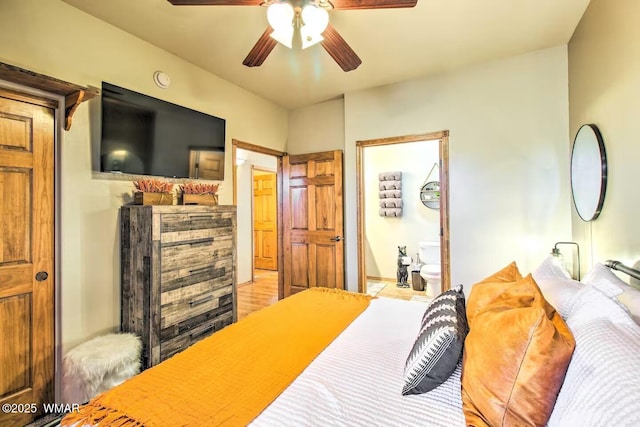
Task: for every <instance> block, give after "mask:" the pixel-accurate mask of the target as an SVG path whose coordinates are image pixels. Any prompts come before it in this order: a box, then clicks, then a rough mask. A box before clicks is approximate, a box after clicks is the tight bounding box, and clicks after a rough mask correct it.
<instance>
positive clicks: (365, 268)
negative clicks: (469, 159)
mask: <svg viewBox="0 0 640 427" xmlns="http://www.w3.org/2000/svg"><path fill="white" fill-rule="evenodd" d="M448 167H449V133H448V131H441V132H434V133H426V134H419V135H406V136H399V137H391V138H383V139H374V140H366V141H357V142H356V168H357V174H358V180H357V185H358V194H359V197H358V270H359V271H358V273H359V274H358V290H359V291H360V292H363V293H370V294H378V295H381V296H389V297H394V298H402V299H428V298H429V296H427V293H426V292H425V291H417V290H414V289H416V288H417V289H420V287H421V285H422V286H424V283H421V282H419V281H418V282H416V283H417V286H415V287H414V286H413V284H412V283H411V276H412V274H411V270H412V268H411V266H408V268H407V270H408V284H409V287H408V288H400V287H398V286H397V259H398V246H406V250H407V256H409V257H411V258H412V260H413V261H414V262H415V261H416V254H417V252H418V250H419V248H418V246H419V242H421V241H435V242H439V243H440V260H439V261H440V282H441V283H440V286H439V288H441V289H442V290H443V291H444V290H447V289H449V288H450V286H451V283H450V256H449V214H448V211H449V173H448ZM397 172H401V173H402V176H401V177H400V184H401V188H400V192H399V193H397V194H396V196H399V197H400V202H399V203H398V204H397V206H394V207H393V208H392V209H390V210H385V209H383V207H382V205H383V204H386V203H385V201H384V200H383V198H384V197H386V196H385V195H384V194H383V193H382V191H383V190H384V191H386V190H385V189H383V187H384V186H385V185H384V183H383V182H382V181H380V180H379V178H380V176H381V174H382V175H385V174H388V173H397ZM433 183H435V184H436V185H437V188H436V190H437V191H435V192H432V194H437V196H438V198H437V201H436V202H435V203H433V202H432V201H429V202H427V201H425V197H424V195H425V192H424V191H421V190H423V189H424V188H425V187H426V188H429V186H427V185H426V184H429V185H431V184H433ZM385 188H386V187H385ZM374 230H375V232H374ZM368 285H369V286H368ZM368 288H369V289H368ZM431 297H433V295H431Z"/></svg>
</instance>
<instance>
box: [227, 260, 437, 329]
mask: <svg viewBox="0 0 640 427" xmlns="http://www.w3.org/2000/svg"><path fill="white" fill-rule="evenodd" d="M377 296H379V297H387V298H396V299H404V300H410V299H411V298H413V297H414V296H417V297H425V296H426V294H425V292H424V291H414V290H413V288H399V287H397V286H396V284H395V283H391V282H389V283H387V284H386V286H385V287H384V288H382V290H381V291H380V292H378V294H377ZM276 302H278V272H277V271H270V270H256V271H255V273H254V279H253V283H246V284H242V285H239V286H238V320H240V319H242V318H244V317H246V316H247V315H249V314H250V313H252V312H254V311H257V310H260V309H261V308H263V307H267V306H269V305H271V304H274V303H276Z"/></svg>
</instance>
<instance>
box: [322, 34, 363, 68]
mask: <svg viewBox="0 0 640 427" xmlns="http://www.w3.org/2000/svg"><path fill="white" fill-rule="evenodd" d="M322 37H324V40H322V41H321V42H320V44H321V45H322V47H323V48H324V50H326V51H327V53H329V55H331V57H332V58H333V59H334V60H335V61H336V62H337V63H338V65H339V66H340V68H342V69H343V70H344V71H352V70H355V69H356V68H358V67H359V66H360V64H362V60H361V59H360V58H359V57H358V55H356V53H355V52H354V51H353V49H351V47H350V46H349V45H348V44H347V42H346V41H344V39H343V38H342V36H341V35H340V34H338V31H336V29H335V27H334V26H333V25H331V24H329V25H327V29H326V30H324V33H322Z"/></svg>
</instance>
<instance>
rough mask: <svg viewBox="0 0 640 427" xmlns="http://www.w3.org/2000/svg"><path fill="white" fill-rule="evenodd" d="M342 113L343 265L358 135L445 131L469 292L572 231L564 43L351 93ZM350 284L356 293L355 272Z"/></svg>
mask: <svg viewBox="0 0 640 427" xmlns="http://www.w3.org/2000/svg"><path fill="white" fill-rule="evenodd" d="M434 60H437V58H434ZM344 109H345V141H346V142H345V160H344V161H345V203H346V208H345V209H346V215H345V220H346V222H345V226H346V258H347V265H352V266H355V265H357V247H356V239H357V223H356V196H357V195H356V172H355V162H356V155H355V151H356V150H355V142H356V141H358V140H367V139H375V138H383V137H391V136H399V135H407V134H418V133H425V132H433V131H441V130H449V131H450V163H449V167H450V193H451V199H450V226H451V227H450V228H451V274H452V284H454V285H455V284H458V283H462V284H464V285H465V290H466V291H467V292H468V291H469V289H470V286H471V285H472V284H473V283H475V282H477V281H478V280H479V279H482V278H484V277H485V276H487V275H489V274H491V273H493V272H494V271H496V270H497V269H499V268H501V267H503V266H505V265H506V264H507V263H509V262H510V261H512V260H515V261H516V262H518V264H519V266H520V267H521V269H522V271H524V272H527V271H530V270H532V269H533V268H535V267H536V266H537V265H538V264H539V263H540V262H541V261H542V260H543V259H544V257H545V256H546V254H548V253H549V251H550V249H551V247H552V246H553V243H554V242H556V241H558V240H563V239H565V238H568V237H569V233H570V192H569V182H568V159H569V144H568V137H569V129H568V123H569V121H568V120H569V119H568V112H569V106H568V94H567V48H566V46H558V47H555V48H550V49H545V50H541V51H536V52H531V53H528V54H524V55H520V56H516V57H511V58H507V59H504V60H499V61H492V62H487V63H484V64H480V65H476V66H473V67H470V68H466V69H464V70H459V71H456V72H451V73H447V74H444V75H440V76H436V77H428V78H422V79H417V80H412V81H406V82H402V83H398V84H394V85H389V86H383V87H378V88H373V89H369V90H363V91H359V92H353V93H347V94H345V106H344ZM347 286H348V289H350V290H356V289H357V270H356V269H355V268H349V269H347Z"/></svg>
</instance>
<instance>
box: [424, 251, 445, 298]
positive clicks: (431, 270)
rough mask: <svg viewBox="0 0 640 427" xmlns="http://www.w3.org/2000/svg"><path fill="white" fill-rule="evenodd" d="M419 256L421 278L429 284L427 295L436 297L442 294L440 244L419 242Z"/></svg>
mask: <svg viewBox="0 0 640 427" xmlns="http://www.w3.org/2000/svg"><path fill="white" fill-rule="evenodd" d="M418 255H420V262H421V263H422V267H421V268H420V277H422V278H423V279H424V280H425V282H426V283H427V286H426V293H427V295H428V296H431V297H436V296H438V295H440V293H441V292H442V287H441V281H440V242H437V241H436V242H434V241H422V242H418Z"/></svg>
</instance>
